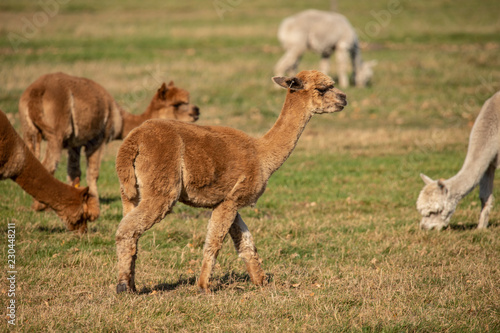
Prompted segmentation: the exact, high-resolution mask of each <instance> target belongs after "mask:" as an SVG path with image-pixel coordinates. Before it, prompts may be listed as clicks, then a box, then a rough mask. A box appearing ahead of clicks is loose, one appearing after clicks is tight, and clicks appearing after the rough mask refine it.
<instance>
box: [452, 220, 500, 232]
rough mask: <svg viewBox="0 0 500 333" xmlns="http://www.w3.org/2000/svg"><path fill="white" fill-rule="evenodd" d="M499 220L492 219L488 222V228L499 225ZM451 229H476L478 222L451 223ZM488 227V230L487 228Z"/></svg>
mask: <svg viewBox="0 0 500 333" xmlns="http://www.w3.org/2000/svg"><path fill="white" fill-rule="evenodd" d="M498 225H499V224H498V221H490V222H489V223H488V228H487V229H491V228H496V227H498ZM449 228H450V230H453V231H468V230H474V229H477V222H467V223H459V224H451V225H450V226H449ZM487 229H486V230H487Z"/></svg>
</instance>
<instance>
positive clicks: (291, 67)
mask: <svg viewBox="0 0 500 333" xmlns="http://www.w3.org/2000/svg"><path fill="white" fill-rule="evenodd" d="M303 53H304V50H302V49H290V50H288V51H286V52H285V54H284V55H283V56H282V57H281V59H280V60H278V63H277V64H276V66H275V67H274V73H275V74H276V76H283V75H285V74H287V75H291V74H294V73H295V72H296V71H297V66H298V65H299V62H300V58H301V57H302V54H303Z"/></svg>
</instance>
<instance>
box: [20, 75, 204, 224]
mask: <svg viewBox="0 0 500 333" xmlns="http://www.w3.org/2000/svg"><path fill="white" fill-rule="evenodd" d="M19 115H20V119H21V125H22V130H23V135H24V140H25V142H26V144H27V145H28V147H29V148H30V149H31V151H32V152H33V153H34V154H35V156H36V157H37V158H38V159H39V158H40V143H41V141H42V139H43V140H47V151H46V153H45V157H44V160H43V162H42V163H43V165H44V166H45V168H47V170H48V171H49V172H50V173H51V174H52V175H53V174H54V172H55V170H56V168H57V164H58V162H59V159H60V157H61V152H62V149H63V148H67V149H68V180H69V181H71V182H74V181H75V179H79V178H80V177H81V170H80V151H81V148H82V147H85V155H86V157H87V184H88V185H89V188H90V193H91V194H92V198H93V200H96V201H97V204H98V203H99V195H98V193H97V179H98V177H99V168H100V165H101V155H102V152H103V150H104V146H105V144H106V143H107V142H109V141H111V140H121V139H123V138H125V137H126V136H127V134H128V133H129V132H130V131H131V130H132V129H133V128H135V127H137V126H139V125H140V124H142V123H143V122H144V121H146V120H148V119H152V118H164V119H178V120H183V121H196V120H197V119H198V117H199V109H198V107H197V106H194V105H192V104H190V103H189V93H188V92H187V91H186V90H184V89H180V88H177V87H175V86H174V83H173V82H170V84H169V85H168V86H167V85H165V83H163V85H162V86H161V87H160V88H159V89H158V91H157V92H156V94H155V95H154V97H153V99H152V101H151V103H150V104H149V106H148V108H147V109H146V111H145V112H144V113H143V114H141V115H133V114H130V113H127V112H125V111H124V110H123V109H122V108H121V107H120V106H118V104H117V103H116V102H115V100H114V99H113V97H111V95H110V94H109V93H108V92H107V91H106V89H104V88H103V87H102V86H101V85H99V84H97V83H96V82H94V81H92V80H89V79H86V78H80V77H75V76H70V75H67V74H64V73H52V74H46V75H43V76H41V77H40V78H38V79H37V80H36V81H35V82H33V83H32V84H31V85H30V86H29V87H28V88H27V89H26V90H25V91H24V93H23V94H22V96H21V99H20V101H19ZM33 208H35V209H36V210H42V209H44V208H45V206H44V205H43V204H40V203H38V202H36V201H35V203H34V204H33ZM98 216H99V210H98V211H97V216H94V217H93V218H97V217H98Z"/></svg>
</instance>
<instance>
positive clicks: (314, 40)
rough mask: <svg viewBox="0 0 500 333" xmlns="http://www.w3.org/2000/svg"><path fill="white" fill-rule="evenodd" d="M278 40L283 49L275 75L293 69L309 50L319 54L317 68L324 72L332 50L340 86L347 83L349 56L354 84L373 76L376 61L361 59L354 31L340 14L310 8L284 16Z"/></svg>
mask: <svg viewBox="0 0 500 333" xmlns="http://www.w3.org/2000/svg"><path fill="white" fill-rule="evenodd" d="M278 39H279V41H280V43H281V45H282V46H283V48H284V49H285V51H286V52H285V54H284V55H283V56H282V57H281V59H280V60H279V61H278V63H277V64H276V66H275V70H274V72H275V74H276V75H277V76H281V75H284V74H286V73H291V72H295V71H296V70H297V66H298V64H299V62H300V58H301V57H302V55H303V54H304V52H305V51H307V50H308V49H309V50H311V51H313V52H316V53H319V54H321V61H320V70H321V71H322V72H323V73H325V74H328V73H329V71H330V56H331V55H332V53H333V52H334V51H335V56H336V61H337V72H338V77H339V85H340V87H342V88H346V87H348V86H349V77H348V75H347V70H348V66H349V59H350V61H351V64H352V76H353V78H354V82H355V85H356V86H357V87H364V86H366V85H367V84H368V83H369V82H370V80H371V78H372V76H373V69H372V68H373V67H374V66H375V65H376V63H377V62H376V61H375V60H372V61H367V62H363V60H362V59H361V50H360V49H359V42H358V36H357V34H356V31H355V30H354V28H353V27H352V25H351V24H350V23H349V21H348V20H347V18H346V17H345V16H343V15H341V14H338V13H334V12H325V11H320V10H315V9H309V10H305V11H303V12H300V13H298V14H296V15H293V16H290V17H287V18H285V19H284V20H283V21H282V22H281V25H280V27H279V29H278Z"/></svg>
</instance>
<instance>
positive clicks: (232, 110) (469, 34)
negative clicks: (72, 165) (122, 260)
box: [0, 0, 500, 332]
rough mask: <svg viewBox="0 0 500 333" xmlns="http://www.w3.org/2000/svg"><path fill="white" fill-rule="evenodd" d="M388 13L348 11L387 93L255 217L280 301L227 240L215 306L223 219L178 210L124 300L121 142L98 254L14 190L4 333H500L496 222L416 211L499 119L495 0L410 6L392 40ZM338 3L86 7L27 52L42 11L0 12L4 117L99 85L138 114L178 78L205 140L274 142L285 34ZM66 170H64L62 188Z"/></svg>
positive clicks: (373, 7) (353, 6)
mask: <svg viewBox="0 0 500 333" xmlns="http://www.w3.org/2000/svg"><path fill="white" fill-rule="evenodd" d="M220 3H225V4H232V5H230V6H229V7H227V8H228V10H227V11H225V12H224V13H223V16H222V17H220V16H219V15H218V12H217V11H216V8H215V7H214V4H220ZM389 3H390V1H382V0H376V1H367V0H363V1H351V2H349V1H340V2H339V4H338V5H339V9H340V10H341V11H342V13H344V14H345V15H346V16H347V17H349V19H350V20H351V22H352V23H353V25H354V26H355V27H356V28H357V29H358V31H359V32H360V35H361V40H362V50H363V58H364V59H367V60H369V59H377V60H378V61H379V64H378V66H377V67H376V68H375V77H374V82H373V85H372V86H371V87H369V88H366V89H356V88H348V89H346V90H345V92H346V94H347V96H348V101H349V106H348V107H347V108H346V109H345V110H344V111H343V112H341V113H337V114H333V115H323V116H317V117H315V118H314V119H312V120H311V122H310V123H309V125H308V127H307V128H306V130H305V131H304V133H303V135H302V137H301V139H300V141H299V144H298V146H297V148H296V150H295V151H294V153H293V154H292V155H291V157H290V158H289V159H288V161H287V162H286V163H285V164H284V165H283V167H282V168H281V169H280V170H279V171H278V172H276V173H275V174H274V175H273V176H272V177H271V179H270V181H269V185H268V188H267V190H266V192H265V193H264V195H263V196H262V197H261V198H260V199H259V202H258V203H257V205H256V206H255V207H248V208H245V209H243V210H242V211H241V212H240V213H241V215H242V217H243V219H244V220H245V222H246V224H247V225H248V226H249V228H250V230H251V231H252V234H253V236H254V239H255V241H256V245H257V248H258V249H259V254H260V256H261V257H262V259H263V268H264V270H265V271H266V273H267V275H268V280H269V283H268V284H267V285H266V286H265V287H263V288H259V287H255V286H253V285H252V284H251V282H250V279H249V277H248V275H247V273H246V271H245V270H244V265H243V263H242V262H241V260H240V259H238V257H237V255H236V253H235V251H234V248H233V245H232V244H231V241H230V240H226V241H225V244H224V247H223V249H222V251H221V253H220V255H219V258H218V261H217V266H216V268H215V270H214V274H213V279H212V290H213V293H212V294H211V295H209V296H207V295H200V294H198V292H197V287H196V278H197V277H198V276H199V272H200V268H201V258H202V250H203V242H204V238H205V232H206V226H207V221H208V219H209V217H210V211H208V210H201V209H194V208H191V207H187V206H183V205H181V204H178V205H177V206H176V207H175V209H174V212H173V214H171V215H169V216H168V217H167V218H166V219H165V220H164V221H162V222H161V223H159V224H157V225H155V226H154V227H153V228H152V229H151V230H149V231H148V232H146V233H145V234H144V235H143V237H142V238H141V240H140V250H139V256H138V261H137V276H136V280H137V281H136V283H137V288H138V290H139V293H138V294H134V295H132V294H125V295H123V294H120V295H117V294H116V293H115V286H116V274H117V272H116V255H115V242H114V234H115V232H116V228H117V226H118V223H119V222H120V220H121V217H122V211H121V210H122V207H121V202H120V195H119V184H118V179H117V176H116V173H115V169H114V159H115V156H116V152H117V149H118V147H119V145H120V142H119V141H118V142H112V143H111V144H110V145H109V146H108V147H107V149H106V153H105V156H104V161H103V163H102V166H101V174H100V178H99V183H98V184H99V191H100V194H101V217H100V218H99V219H98V220H97V221H96V222H95V223H93V224H91V225H90V228H89V232H88V234H86V235H84V236H82V237H79V236H77V235H74V234H71V233H69V232H67V231H65V229H64V226H63V224H62V222H61V221H60V220H59V219H58V218H57V217H56V215H55V214H54V213H52V212H45V213H35V212H33V211H31V209H30V204H31V198H30V197H29V195H27V194H26V193H24V192H23V191H22V190H21V189H20V187H18V186H17V185H16V184H15V183H14V182H12V181H10V180H6V181H2V182H0V229H1V231H2V232H1V234H2V235H3V236H2V237H0V256H1V258H3V259H2V260H3V263H4V264H3V266H2V267H3V269H2V270H1V273H0V279H1V281H2V283H0V303H1V304H2V307H3V309H4V310H2V311H3V312H1V314H2V316H1V318H2V321H1V324H0V325H1V326H0V327H1V330H2V331H19V332H33V331H34V332H38V331H44V332H88V331H91V332H150V331H151V332H156V331H158V332H160V331H169V332H178V331H180V332H206V331H210V332H212V331H213V332H234V331H243V332H269V331H300V332H301V331H313V332H331V331H333V332H339V331H342V332H343V331H345V332H351V331H354V332H440V331H449V332H487V331H492V332H497V331H500V320H499V318H500V287H499V281H500V237H499V236H500V222H499V221H500V213H499V210H498V209H494V210H493V212H492V214H491V216H490V227H489V228H488V230H486V231H478V230H475V227H476V223H477V219H478V216H479V209H480V204H479V201H478V199H477V196H478V193H477V189H476V190H475V191H473V192H472V193H471V194H470V195H469V196H467V197H466V198H464V199H463V200H462V201H461V203H460V204H459V207H458V208H457V211H456V212H455V214H454V216H453V218H452V221H451V225H450V227H449V228H448V229H447V230H445V231H443V232H423V231H421V230H419V228H418V222H419V214H418V213H417V212H416V209H415V201H416V198H417V196H418V193H419V191H420V190H421V188H422V186H423V183H422V181H421V179H420V177H419V173H421V172H423V173H425V174H427V175H428V176H430V177H432V178H439V177H443V178H448V177H451V176H452V175H454V174H455V173H456V172H457V171H458V170H459V169H460V167H461V164H462V161H463V159H464V157H465V153H466V147H467V137H468V133H469V131H470V128H471V125H472V123H473V121H474V119H475V117H476V115H477V113H478V111H479V109H480V107H481V105H482V103H483V102H484V101H485V100H486V99H487V98H488V97H489V96H491V95H492V94H493V93H494V92H495V91H498V90H500V70H499V68H500V58H499V57H498V52H499V49H500V42H499V40H498V36H499V34H500V21H499V20H498V4H497V1H494V0H488V1H482V2H480V3H477V2H471V1H458V2H457V1H455V2H452V1H447V0H438V1H409V0H401V1H400V2H399V4H400V9H401V10H400V11H398V12H397V13H393V14H391V15H390V19H389V21H384V22H382V23H383V24H382V23H381V21H378V20H377V17H380V16H377V15H380V13H382V12H383V11H386V10H388V9H389V7H388V6H389ZM328 5H329V1H308V2H298V1H295V2H290V1H283V0H279V1H274V2H269V1H263V0H258V1H241V2H237V1H232V2H231V1H225V0H222V1H220V2H212V1H207V2H201V1H192V0H187V1H182V2H176V1H157V0H147V1H141V2H137V1H122V2H117V1H80V0H73V1H68V2H67V3H66V4H64V5H63V4H61V5H60V7H59V8H58V13H57V15H55V16H54V17H52V18H50V19H49V20H48V21H47V22H46V24H44V25H43V26H40V27H39V28H37V29H36V32H34V33H33V36H31V37H30V38H27V41H26V42H23V43H21V44H19V45H18V47H17V48H15V49H13V47H12V43H11V37H12V33H16V34H18V35H22V34H23V24H24V23H23V22H26V20H28V21H30V22H32V23H33V17H34V15H37V13H40V12H41V10H42V9H41V7H40V3H39V2H33V1H24V0H23V1H11V0H7V1H3V2H2V3H1V4H0V63H1V65H2V66H1V67H0V78H1V82H2V88H1V89H0V108H1V109H2V110H3V111H4V112H6V113H7V114H8V116H9V119H10V120H11V122H12V123H13V124H14V126H15V127H16V129H17V130H20V123H19V119H18V116H17V103H18V100H19V96H20V94H21V93H22V91H23V90H24V89H25V88H26V87H27V86H28V84H30V83H31V82H32V81H33V80H35V79H36V78H37V77H38V76H40V75H42V74H44V73H48V72H55V71H64V72H67V73H70V74H73V75H79V76H86V77H89V78H91V79H94V80H95V81H97V82H99V83H100V84H102V85H103V86H104V87H106V88H107V89H108V90H109V91H110V92H111V94H112V95H113V96H114V97H115V98H116V100H117V101H118V102H119V103H120V104H121V105H122V106H123V107H124V108H126V109H127V110H129V111H130V112H133V113H140V112H142V111H143V110H144V109H145V107H146V106H147V104H148V103H149V100H150V98H151V96H152V95H153V94H154V92H155V90H156V89H157V88H158V87H159V86H160V84H161V83H162V82H163V81H166V82H167V83H168V82H169V81H170V80H174V81H175V83H176V85H178V86H181V87H184V88H186V89H188V90H189V91H190V93H191V97H192V101H193V102H194V103H196V104H198V105H199V106H200V108H201V118H200V120H199V123H200V124H209V125H212V124H218V125H226V126H232V127H236V128H239V129H241V130H244V131H246V132H248V133H250V134H252V135H255V136H258V135H262V134H263V133H265V132H266V131H267V130H268V129H269V128H270V127H271V126H272V125H273V123H274V121H275V120H276V117H277V115H278V114H279V111H280V109H281V106H282V103H283V100H284V97H285V91H284V90H277V89H274V88H273V86H272V83H271V80H270V78H271V76H272V75H273V74H272V68H273V66H274V64H275V63H276V61H277V60H278V59H279V57H280V56H281V54H282V50H281V48H280V46H279V44H278V41H277V39H276V29H277V26H278V24H279V22H280V21H281V19H282V18H283V17H285V16H287V15H290V14H293V13H295V12H298V11H300V10H302V9H305V8H309V7H315V8H319V9H328ZM386 18H387V17H386ZM375 24H379V25H380V26H379V29H378V31H377V33H371V32H373V31H372V30H369V29H368V28H370V27H372V28H373V27H374V25H375ZM370 25H371V26H370ZM9 34H10V35H9ZM9 36H10V37H9ZM318 60H319V59H318V56H317V55H313V54H306V55H305V56H304V58H303V60H302V62H301V64H300V69H317V68H318ZM332 69H333V71H334V70H335V66H332ZM332 75H333V76H335V72H333V73H332ZM82 164H85V163H84V162H82ZM65 166H66V159H65V158H63V160H62V162H61V165H60V167H59V169H58V171H57V174H56V176H57V177H58V178H59V179H65V173H64V169H65ZM498 185H500V184H496V188H498ZM495 194H496V196H497V197H498V196H499V193H498V190H495ZM7 223H15V228H16V269H17V271H18V275H17V280H16V302H17V310H16V316H17V318H16V319H17V321H16V326H15V327H13V326H9V325H8V324H7V318H6V316H5V315H6V312H5V311H6V304H8V303H7V302H8V301H9V300H10V299H11V298H10V297H9V296H8V289H9V288H8V284H7V283H6V281H7V280H6V278H7V275H8V273H7V271H8V266H7V255H8V242H7Z"/></svg>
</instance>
